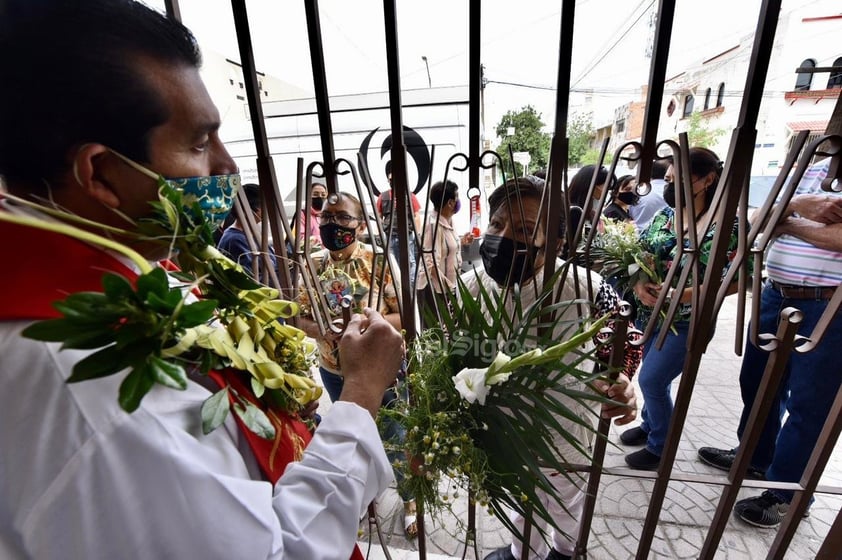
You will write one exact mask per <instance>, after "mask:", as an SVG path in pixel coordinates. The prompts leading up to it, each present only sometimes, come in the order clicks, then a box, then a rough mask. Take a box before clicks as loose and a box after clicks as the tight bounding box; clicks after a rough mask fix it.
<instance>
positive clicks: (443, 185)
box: [430, 181, 459, 212]
mask: <svg viewBox="0 0 842 560" xmlns="http://www.w3.org/2000/svg"><path fill="white" fill-rule="evenodd" d="M458 191H459V185H457V184H456V183H454V182H453V181H447V182H442V181H438V182H436V183H435V184H433V186H432V187H430V202H432V203H433V208H435V209H436V212H438V211H439V210H441V206H442V204H444V203H445V202H448V201H451V200H454V199H455V198H456V193H457V192H458Z"/></svg>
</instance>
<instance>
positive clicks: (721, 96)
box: [716, 82, 725, 107]
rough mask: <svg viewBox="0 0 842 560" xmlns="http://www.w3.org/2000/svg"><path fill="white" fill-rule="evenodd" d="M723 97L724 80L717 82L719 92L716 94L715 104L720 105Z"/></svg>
mask: <svg viewBox="0 0 842 560" xmlns="http://www.w3.org/2000/svg"><path fill="white" fill-rule="evenodd" d="M724 97H725V82H722V83H721V84H719V92H718V93H717V94H716V106H717V107H722V99H723V98H724Z"/></svg>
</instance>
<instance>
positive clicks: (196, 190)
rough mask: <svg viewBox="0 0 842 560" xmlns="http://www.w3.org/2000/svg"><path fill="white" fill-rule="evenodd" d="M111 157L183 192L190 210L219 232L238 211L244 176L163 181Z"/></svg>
mask: <svg viewBox="0 0 842 560" xmlns="http://www.w3.org/2000/svg"><path fill="white" fill-rule="evenodd" d="M111 153H113V154H114V155H116V156H117V157H119V158H120V159H122V160H123V161H125V162H126V163H127V164H129V165H130V166H131V167H133V168H134V169H136V170H138V171H140V172H141V173H143V174H144V175H146V176H147V177H151V178H152V179H155V180H156V181H158V180H163V181H164V182H165V183H166V184H167V185H169V186H170V187H171V188H173V189H175V190H177V191H179V192H180V193H181V195H182V201H183V202H184V207H185V209H186V210H188V211H190V212H192V210H193V208H194V206H195V205H196V204H198V205H199V209H200V211H201V213H202V218H203V219H204V220H205V221H206V222H207V223H208V224H210V226H211V229H216V228H218V227H221V226H222V222H224V221H225V218H226V217H227V216H228V214H229V213H230V212H231V208H233V207H234V199H235V197H236V196H237V191H238V190H239V189H240V174H239V173H232V174H230V175H211V176H201V177H162V176H161V175H158V174H157V173H155V172H154V171H152V170H151V169H147V168H146V167H144V166H142V165H140V164H139V163H137V162H136V161H134V160H131V159H129V158H127V157H126V156H124V155H123V154H120V153H118V152H115V151H114V150H111Z"/></svg>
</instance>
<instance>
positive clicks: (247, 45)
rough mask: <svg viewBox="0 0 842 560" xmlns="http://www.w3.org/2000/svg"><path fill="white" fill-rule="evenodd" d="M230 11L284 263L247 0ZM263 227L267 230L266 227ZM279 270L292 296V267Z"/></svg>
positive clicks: (283, 222) (285, 231) (266, 199)
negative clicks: (290, 270) (290, 272)
mask: <svg viewBox="0 0 842 560" xmlns="http://www.w3.org/2000/svg"><path fill="white" fill-rule="evenodd" d="M231 10H232V12H233V15H234V28H235V30H236V32H237V46H238V47H239V51H240V60H241V64H242V68H243V78H244V80H243V81H244V82H245V86H246V99H247V100H248V106H249V114H250V116H251V127H252V133H253V135H254V143H255V147H256V149H257V177H258V182H259V183H260V194H261V199H262V201H263V204H265V206H266V209H267V215H266V218H267V219H266V221H267V222H268V224H269V227H270V228H271V230H272V240H273V241H274V247H275V256H276V258H278V259H281V262H283V259H284V258H285V255H286V240H287V239H290V231H289V224H288V222H287V218H286V214H285V213H284V207H283V203H282V201H281V197H280V193H279V191H278V180H277V178H276V177H275V164H274V163H273V161H272V155H271V152H270V151H269V140H268V138H267V135H266V124H265V122H264V120H263V106H262V105H261V102H260V87H259V84H258V81H257V68H256V66H255V62H254V49H253V47H252V42H251V30H250V28H249V21H248V13H247V11H246V3H245V0H231ZM278 216H280V220H278V219H277V217H278ZM279 222H280V223H279ZM263 227H264V228H265V224H264V226H263ZM262 238H263V239H262V241H263V242H262V243H261V252H264V251H267V250H268V235H263V236H262ZM278 268H279V270H280V272H281V277H280V278H279V279H278V278H276V279H275V281H276V282H278V287H279V288H280V289H281V290H282V292H283V293H284V294H285V296H286V297H288V298H289V297H292V290H293V286H292V279H291V277H290V274H289V268H288V267H286V266H280V267H278Z"/></svg>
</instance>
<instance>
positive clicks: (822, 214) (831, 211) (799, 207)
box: [785, 194, 842, 241]
mask: <svg viewBox="0 0 842 560" xmlns="http://www.w3.org/2000/svg"><path fill="white" fill-rule="evenodd" d="M787 213H788V214H793V213H795V214H798V215H799V216H801V217H802V218H806V219H807V220H810V221H813V222H818V223H820V224H838V223H842V196H836V195H830V194H800V195H798V196H794V197H793V198H792V200H790V202H789V206H787ZM785 233H789V232H785ZM791 235H795V234H794V233H792V234H791ZM796 237H798V236H797V235H796ZM805 241H808V240H806V239H805Z"/></svg>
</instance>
